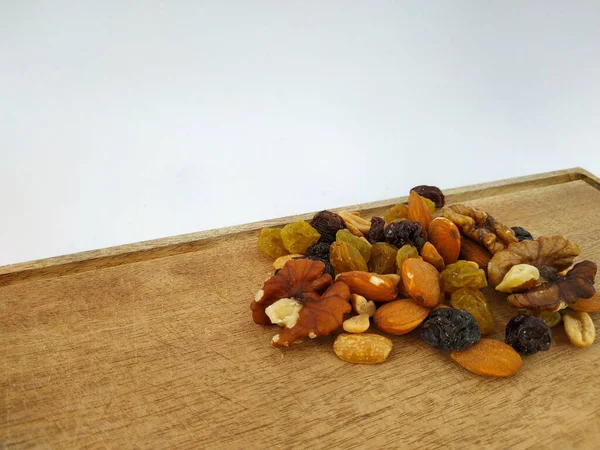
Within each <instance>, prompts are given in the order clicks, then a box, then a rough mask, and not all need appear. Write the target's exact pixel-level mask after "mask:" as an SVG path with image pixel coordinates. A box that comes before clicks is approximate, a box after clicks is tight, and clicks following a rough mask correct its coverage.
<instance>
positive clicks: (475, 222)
mask: <svg viewBox="0 0 600 450" xmlns="http://www.w3.org/2000/svg"><path fill="white" fill-rule="evenodd" d="M442 215H443V216H444V217H446V218H447V219H450V220H451V221H452V222H454V223H455V224H456V226H457V227H458V229H459V230H460V231H462V232H463V234H465V235H466V236H467V237H469V238H471V239H473V240H474V241H475V242H477V243H479V244H481V245H483V246H484V247H485V248H487V249H488V250H489V251H490V252H492V253H496V252H498V251H500V250H503V249H505V248H506V247H507V246H508V245H510V244H512V243H513V242H517V238H516V237H515V233H514V232H513V230H511V229H510V228H508V227H507V226H506V225H504V224H503V223H501V222H498V221H497V220H495V219H494V218H493V217H492V216H490V215H489V214H488V213H486V212H485V211H481V210H479V209H476V208H473V207H471V206H466V205H460V204H458V205H452V206H446V207H445V208H444V209H442Z"/></svg>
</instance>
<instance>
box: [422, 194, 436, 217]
mask: <svg viewBox="0 0 600 450" xmlns="http://www.w3.org/2000/svg"><path fill="white" fill-rule="evenodd" d="M421 198H422V199H423V201H424V202H425V205H426V206H427V209H428V210H429V212H430V213H431V215H432V216H433V214H434V213H435V202H433V201H432V200H429V199H428V198H425V197H423V196H421Z"/></svg>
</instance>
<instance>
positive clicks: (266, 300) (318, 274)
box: [250, 259, 349, 325]
mask: <svg viewBox="0 0 600 450" xmlns="http://www.w3.org/2000/svg"><path fill="white" fill-rule="evenodd" d="M324 269H325V264H323V263H322V262H318V261H310V260H308V259H293V260H291V261H288V262H287V264H286V265H285V266H283V269H281V270H280V271H279V272H278V273H277V275H273V276H272V277H271V278H269V279H268V280H267V281H265V284H264V285H263V288H262V289H261V290H259V291H258V292H257V293H256V297H255V299H254V301H253V302H252V303H251V304H250V309H252V318H253V319H254V322H256V323H258V324H260V325H270V324H271V320H270V319H269V316H268V315H267V314H266V313H265V309H266V308H268V307H269V306H271V305H272V304H273V303H275V302H276V301H277V300H280V299H282V298H290V299H295V300H298V301H299V302H300V303H302V304H306V303H310V302H313V301H315V300H318V299H319V298H320V296H321V294H322V293H323V292H324V291H325V289H327V288H328V287H329V286H331V283H332V282H333V280H332V279H331V276H330V275H323V270H324ZM348 295H349V294H348ZM340 324H341V322H340Z"/></svg>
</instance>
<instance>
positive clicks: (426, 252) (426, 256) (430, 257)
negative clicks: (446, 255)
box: [421, 242, 445, 272]
mask: <svg viewBox="0 0 600 450" xmlns="http://www.w3.org/2000/svg"><path fill="white" fill-rule="evenodd" d="M421 257H422V258H423V260H424V261H426V262H428V263H429V264H431V265H432V266H433V267H435V268H436V270H438V271H440V272H441V271H442V270H444V267H445V264H444V259H443V258H442V257H441V256H440V254H439V253H438V251H437V250H436V249H435V247H434V246H433V245H432V244H431V243H430V242H425V245H424V246H423V248H422V249H421Z"/></svg>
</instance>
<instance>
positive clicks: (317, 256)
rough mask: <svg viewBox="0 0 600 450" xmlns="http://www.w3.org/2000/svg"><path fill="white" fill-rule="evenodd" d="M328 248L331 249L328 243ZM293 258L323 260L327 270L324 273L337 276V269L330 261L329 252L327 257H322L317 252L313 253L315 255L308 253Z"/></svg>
mask: <svg viewBox="0 0 600 450" xmlns="http://www.w3.org/2000/svg"><path fill="white" fill-rule="evenodd" d="M315 245H318V244H315ZM313 247H314V245H313ZM327 248H328V249H329V245H327ZM292 259H310V260H311V261H321V262H322V263H323V264H325V270H323V273H328V274H329V275H331V276H332V277H333V278H335V270H333V266H332V265H331V262H329V253H328V254H327V258H321V257H319V255H317V254H313V255H308V254H306V255H303V256H298V257H296V258H292Z"/></svg>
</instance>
